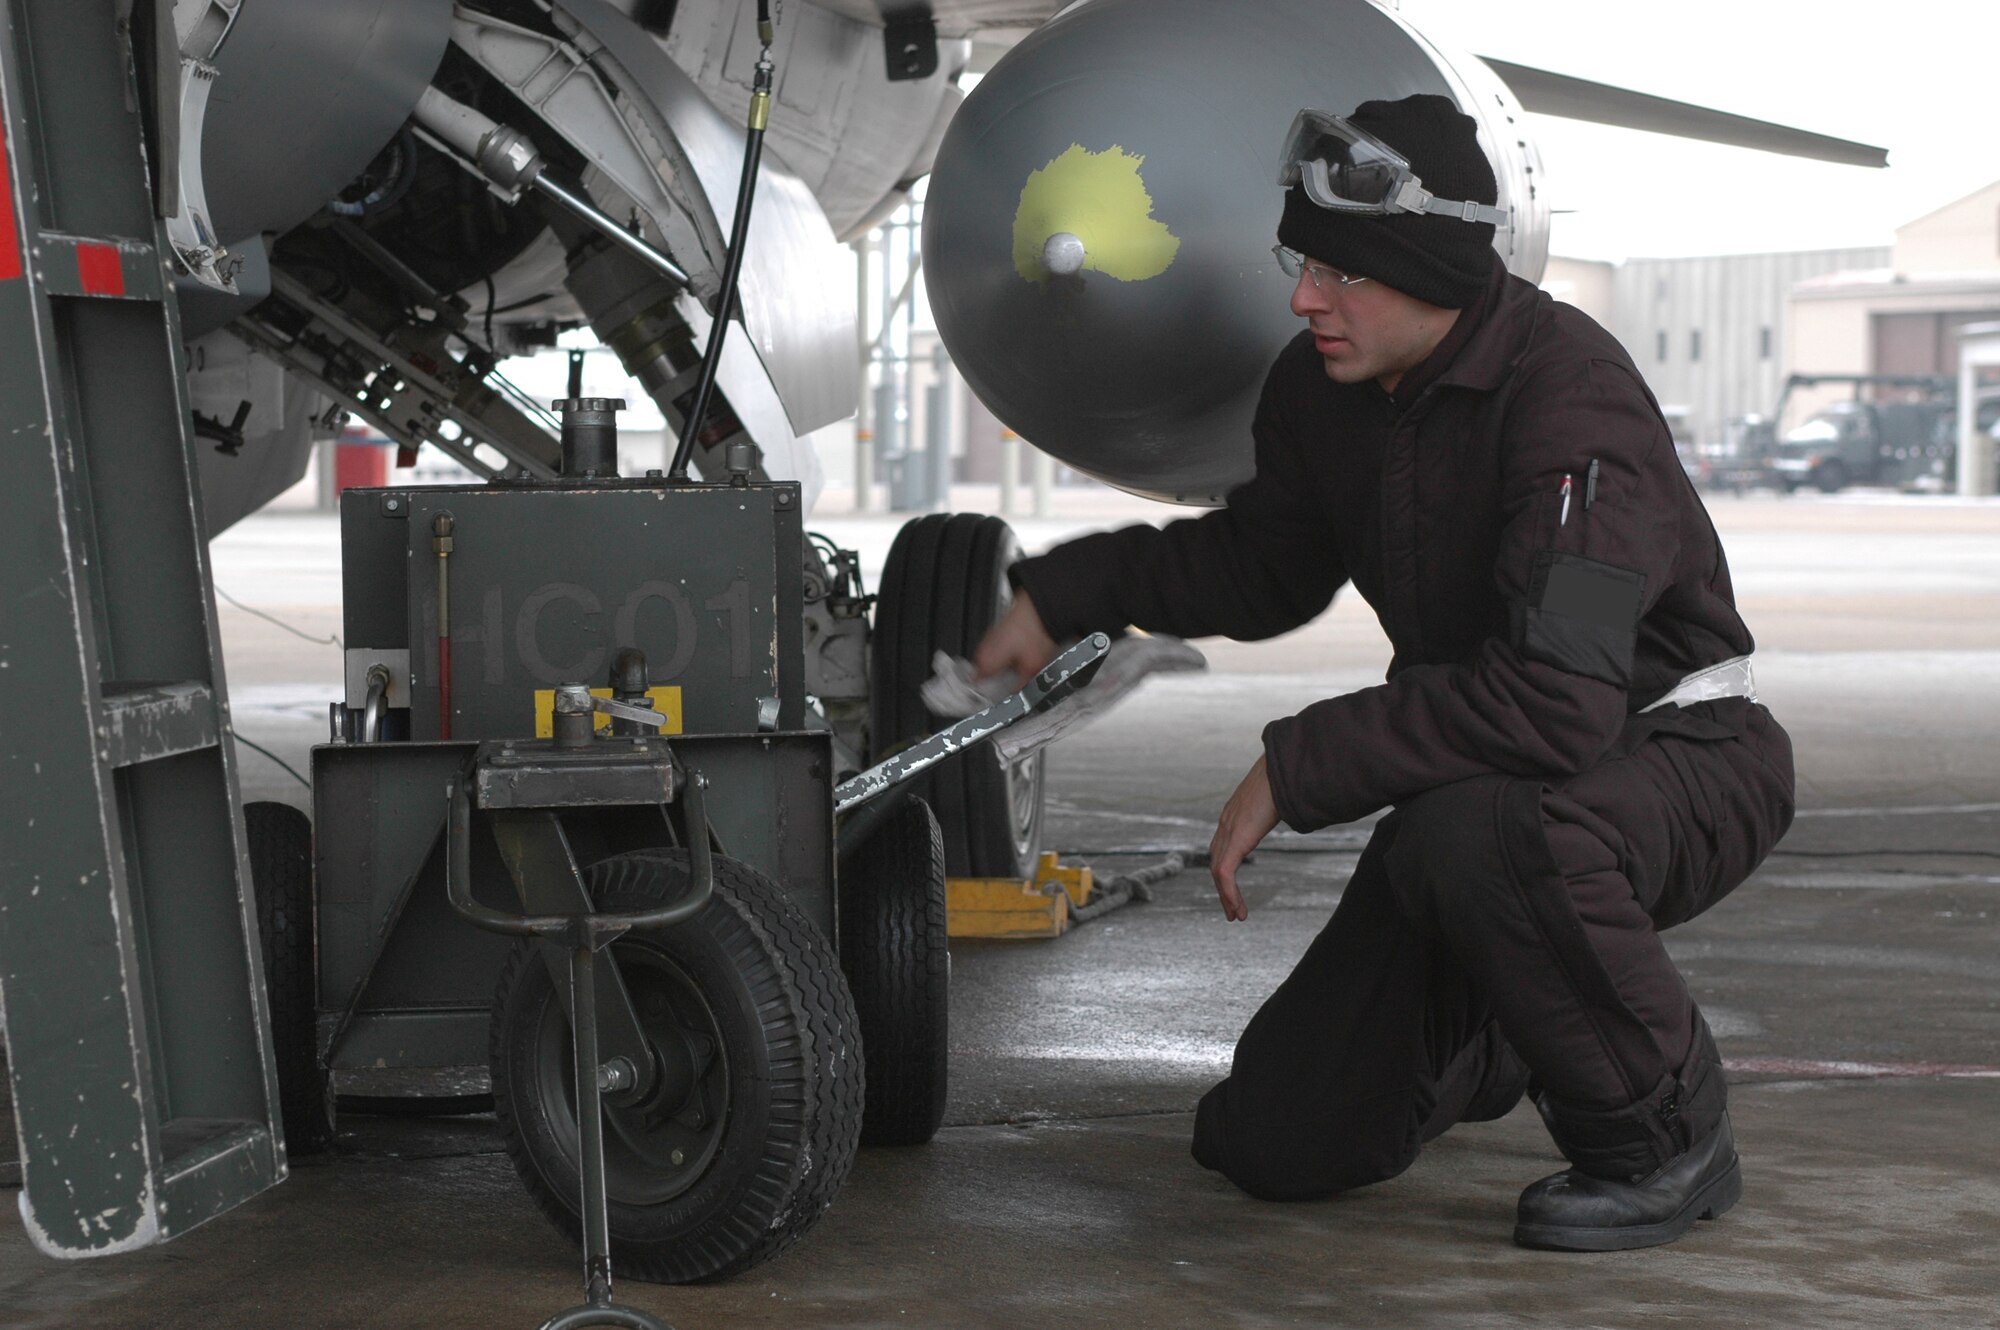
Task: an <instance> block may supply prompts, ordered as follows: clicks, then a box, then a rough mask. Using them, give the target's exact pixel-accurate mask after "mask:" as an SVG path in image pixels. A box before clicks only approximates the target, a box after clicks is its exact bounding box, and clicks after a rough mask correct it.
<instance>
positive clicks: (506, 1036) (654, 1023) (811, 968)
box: [491, 850, 863, 1284]
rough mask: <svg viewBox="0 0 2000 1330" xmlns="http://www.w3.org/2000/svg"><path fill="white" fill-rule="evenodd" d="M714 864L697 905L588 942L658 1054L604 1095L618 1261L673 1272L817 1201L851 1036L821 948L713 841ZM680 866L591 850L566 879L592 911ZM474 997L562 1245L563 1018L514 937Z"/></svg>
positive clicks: (845, 1139) (545, 973)
mask: <svg viewBox="0 0 2000 1330" xmlns="http://www.w3.org/2000/svg"><path fill="white" fill-rule="evenodd" d="M714 867H715V894H714V896H713V898H712V899H711V900H710V901H709V904H708V905H707V907H706V908H704V909H703V910H702V911H701V912H700V913H699V914H697V915H695V916H694V917H693V918H692V919H689V920H687V921H685V922H684V923H680V924H676V925H674V926H672V927H670V928H665V929H655V930H648V931H645V932H632V933H627V934H626V935H625V936H623V937H622V938H619V939H618V940H617V941H615V942H613V943H612V944H611V945H610V947H609V948H607V949H606V951H605V952H604V953H602V954H603V955H607V956H609V958H610V959H611V961H612V963H614V964H616V965H617V966H618V969H619V972H620V974H621V975H622V976H623V977H624V980H625V986H626V989H627V991H628V992H629V993H630V994H631V997H632V1002H633V1006H634V1008H635V1010H636V1011H637V1012H638V1014H639V1019H640V1022H641V1024H642V1026H643V1027H644V1029H645V1032H646V1037H647V1040H648V1042H649V1044H650V1045H651V1046H652V1048H653V1050H654V1052H655V1054H656V1056H658V1057H659V1058H660V1060H661V1064H662V1066H663V1068H666V1069H669V1070H668V1074H667V1075H666V1076H664V1077H663V1078H662V1080H661V1082H660V1083H659V1085H658V1086H656V1088H655V1090H654V1092H653V1094H652V1095H651V1097H650V1098H649V1099H648V1100H646V1101H643V1102H640V1103H637V1104H627V1105H619V1104H614V1103H612V1102H610V1100H609V1099H608V1098H607V1101H606V1103H605V1106H604V1151H605V1192H606V1196H607V1199H608V1205H609V1211H610V1217H611V1264H612V1270H613V1272H614V1273H615V1274H616V1275H618V1276H623V1277H627V1278H634V1279H643V1280H650V1281H653V1282H656V1283H669V1284H684V1283H695V1282H699V1281H705V1280H712V1279H721V1278H725V1277H727V1276H729V1275H733V1274H737V1273H739V1272H741V1271H744V1270H747V1269H749V1268H750V1267H752V1266H754V1265H756V1264H758V1263H759V1262H761V1261H764V1260H766V1259H768V1258H769V1257H771V1256H773V1255H775V1254H776V1253H777V1252H779V1251H781V1250H782V1249H784V1248H785V1247H787V1246H789V1245H790V1244H791V1243H792V1242H793V1241H794V1240H796V1239H797V1238H798V1237H799V1236H800V1235H801V1234H803V1233H804V1232H805V1231H806V1230H807V1229H808V1228H810V1227H811V1226H812V1225H813V1223H814V1222H815V1221H816V1220H818V1218H819V1217H820V1215H821V1214H823V1213H824V1212H825V1210H826V1208H827V1206H829V1205H830V1204H832V1202H833V1198H834V1194H835V1193H836V1192H837V1191H839V1189H840V1186H841V1183H842V1182H843V1181H845V1180H846V1177H847V1173H848V1170H849V1168H850V1167H851V1166H852V1165H853V1162H854V1153H855V1148H856V1144H857V1140H858V1137H859V1135H860V1129H861V1117H862V1103H863V1070H862V1061H861V1049H860V1047H859V1045H858V1044H857V1042H856V1040H855V1036H854V1030H855V1028H856V1019H855V1012H854V1000H853V998H852V996H851V995H850V994H849V992H848V989H847V983H846V981H845V980H844V979H843V978H842V977H841V974H840V965H839V961H838V959H837V958H836V957H835V955H834V953H833V948H832V946H831V945H830V944H829V943H828V942H827V940H826V939H825V937H824V936H823V935H822V934H821V933H820V931H819V929H818V928H816V927H815V926H814V925H813V924H812V922H811V921H810V920H808V919H807V918H806V917H805V916H804V915H803V914H801V913H800V912H799V910H798V907H797V906H795V905H793V904H792V902H791V900H790V899H789V898H788V897H787V896H786V895H785V893H784V891H783V890H782V889H781V888H780V887H778V886H777V884H775V883H773V882H772V881H771V880H770V879H768V878H766V877H764V876H763V875H762V874H761V873H759V872H757V871H756V870H755V869H753V868H751V867H749V866H748V865H747V864H743V863H740V862H738V861H736V860H733V859H728V858H724V857H723V856H721V855H717V856H715V858H714ZM690 876H691V868H690V864H689V857H688V855H687V853H686V851H683V850H641V851H636V852H633V853H630V854H622V855H616V856H614V857H612V858H609V859H605V860H602V861H600V862H599V863H596V864H593V865H592V866H591V867H590V868H589V869H588V870H586V873H585V881H586V885H587V886H588V887H589V889H590V892H591V896H592V899H593V900H595V902H596V903H597V907H598V908H599V909H600V910H606V911H624V910H639V909H649V908H652V907H655V906H658V905H662V904H665V903H667V902H669V901H672V900H675V899H678V898H679V897H680V895H681V894H682V893H683V892H684V891H685V890H686V888H687V885H688V882H689V879H690ZM493 1011H494V1014H493V1031H492V1049H491V1066H492V1075H493V1100H494V1109H495V1112H496V1114H497V1116H498V1118H499V1122H500V1129H501V1135H502V1137H503V1139H504V1140H505V1141H506V1145H507V1153H508V1154H509V1155H510V1156H511V1157H512V1158H513V1161H514V1168H515V1171H516V1172H517V1173H518V1174H519V1175H520V1178H521V1181H522V1183H523V1184H524V1185H525V1186H526V1187H527V1190H528V1194H529V1195H530V1196H532V1197H533V1198H534V1201H535V1203H536V1205H537V1206H539V1207H540V1208H541V1211H542V1213H543V1214H544V1215H546V1216H547V1217H548V1219H549V1221H550V1222H551V1223H553V1224H554V1225H555V1226H556V1227H557V1228H558V1229H560V1230H561V1231H562V1232H563V1233H564V1234H566V1235H567V1236H568V1237H569V1240H570V1241H571V1242H573V1243H576V1244H578V1245H579V1246H580V1245H581V1244H582V1240H583V1226H582V1221H581V1220H580V1218H579V1216H578V1211H579V1207H580V1204H581V1195H580V1192H581V1182H580V1178H581V1174H580V1172H579V1170H578V1165H577V1149H578V1144H577V1138H578V1131H577V1123H576V1110H575V1084H574V1078H575V1070H574V1067H573V1064H572V1061H571V1057H572V1054H571V1039H570V1027H569V1020H568V1017H567V1016H566V1015H565V1013H564V1009H563V1005H562V1003H561V1001H560V1000H559V998H558V996H557V992H556V988H555V985H554V984H553V983H552V982H551V980H550V976H549V967H548V965H547V964H546V963H545V962H544V960H543V959H542V955H541V953H540V951H539V950H538V948H537V946H536V944H534V943H533V942H523V943H521V944H519V945H517V946H516V947H515V949H514V951H513V953H512V955H511V956H510V957H509V959H508V961H507V964H506V966H505V968H504V969H503V971H502V973H501V978H500V984H499V989H498V992H497V994H496V996H495V998H494V1004H493ZM677 1155H678V1156H679V1162H676V1156H677Z"/></svg>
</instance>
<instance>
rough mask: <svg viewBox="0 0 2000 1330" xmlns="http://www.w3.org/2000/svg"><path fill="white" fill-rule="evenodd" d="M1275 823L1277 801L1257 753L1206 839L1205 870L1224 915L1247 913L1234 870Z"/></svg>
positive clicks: (1243, 915) (1246, 915)
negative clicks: (1254, 763) (1272, 795)
mask: <svg viewBox="0 0 2000 1330" xmlns="http://www.w3.org/2000/svg"><path fill="white" fill-rule="evenodd" d="M1277 825H1278V805H1277V802H1276V800H1274V799H1273V798H1272V797H1271V778H1270V776H1268V775H1266V774H1265V771H1264V759H1263V758H1261V757H1260V758H1258V759H1257V765H1256V766H1254V767H1251V768H1250V774H1249V775H1247V776H1245V777H1244V778H1243V783H1242V784H1241V785H1238V786H1237V787H1236V793H1234V794H1232V795H1230V796H1229V802H1228V803H1226V804H1224V805H1223V806H1222V816H1221V817H1220V818H1218V819H1216V823H1215V836H1214V838H1213V839H1211V840H1210V841H1209V842H1208V872H1209V876H1211V877H1213V878H1214V879H1215V894H1216V895H1217V896H1220V897H1221V898H1222V913H1223V915H1224V916H1225V917H1227V918H1229V919H1232V920H1235V919H1248V918H1249V917H1250V907H1249V906H1248V905H1245V904H1244V903H1243V893H1242V892H1241V891H1239V890H1237V887H1236V870H1237V868H1239V867H1240V866H1241V865H1242V863H1243V858H1244V856H1245V855H1247V854H1249V853H1250V851H1252V850H1254V849H1256V848H1257V845H1258V843H1259V842H1260V841H1262V840H1263V839H1264V837H1266V836H1268V835H1270V834H1271V832H1272V830H1273V829H1274V828H1275V827H1276V826H1277Z"/></svg>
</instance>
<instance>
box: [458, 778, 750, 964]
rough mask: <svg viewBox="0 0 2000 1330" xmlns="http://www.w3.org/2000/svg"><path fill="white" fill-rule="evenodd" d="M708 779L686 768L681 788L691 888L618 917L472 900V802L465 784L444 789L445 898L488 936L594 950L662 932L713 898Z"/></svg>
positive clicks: (713, 870)
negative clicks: (516, 909)
mask: <svg viewBox="0 0 2000 1330" xmlns="http://www.w3.org/2000/svg"><path fill="white" fill-rule="evenodd" d="M707 788H708V777H706V776H704V775H702V774H701V773H700V772H699V771H696V770H694V769H692V768H690V769H689V770H688V773H687V779H686V781H685V782H684V783H683V785H682V793H681V799H682V803H683V806H684V807H685V809H686V822H687V833H688V837H687V838H688V849H689V851H690V853H691V854H692V855H693V858H694V884H693V886H692V887H690V888H689V890H688V892H687V894H686V895H685V896H683V897H682V898H681V899H680V900H677V901H675V902H674V903H673V904H671V905H662V906H660V907H659V908H657V909H652V910H631V911H627V912H625V913H622V914H512V913H510V912H508V911H506V910H496V909H494V908H493V907H492V906H490V905H481V904H480V903H479V902H478V901H476V900H474V899H472V800H471V796H470V794H469V792H468V790H467V782H466V781H465V780H462V779H461V780H456V781H453V782H451V783H450V784H448V785H446V786H445V799H446V805H447V813H446V831H445V836H446V841H445V861H444V891H445V899H446V900H447V901H449V902H450V903H451V908H452V909H453V910H455V911H457V912H458V914H459V915H461V916H462V917H464V918H465V919H466V920H468V921H469V922H471V923H473V924H475V925H477V926H478V927H480V928H484V929H486V930H487V931H489V932H493V933H512V934H514V935H516V936H523V937H526V936H534V937H547V938H565V939H569V940H570V941H572V942H573V943H575V944H577V945H581V946H586V947H591V948H593V949H594V948H595V947H597V946H601V945H603V944H604V943H605V942H608V941H610V940H611V939H612V938H615V937H618V936H619V935H621V934H623V933H626V932H629V931H631V930H632V929H635V928H665V927H667V926H668V925H669V924H678V923H680V922H682V921H683V920H686V919H691V918H693V917H694V916H695V915H696V914H699V913H700V912H701V910H702V908H703V907H704V906H706V905H707V904H708V899H709V897H710V896H712V895H714V894H715V864H714V860H713V856H712V855H711V853H710V850H709V844H708V814H707V811H706V809H705V807H704V802H705V801H704V798H703V792H704V791H705V790H706V789H707Z"/></svg>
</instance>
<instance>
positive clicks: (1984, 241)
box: [1895, 181, 2000, 273]
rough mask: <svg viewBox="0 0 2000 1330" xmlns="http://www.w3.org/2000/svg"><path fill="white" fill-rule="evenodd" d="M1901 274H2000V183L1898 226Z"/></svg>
mask: <svg viewBox="0 0 2000 1330" xmlns="http://www.w3.org/2000/svg"><path fill="white" fill-rule="evenodd" d="M1895 268H1896V271H1897V272H1902V273H1976V272H2000V181H1995V182H1994V183H1993V184H1990V185H1988V186H1987V187H1986V188H1984V189H1982V190H1978V191H1976V192H1974V193H1971V194H1968V195H1966V196H1965V197H1964V198H1962V199H1959V200H1957V201H1956V202H1954V203H1947V204H1945V206H1944V207H1942V208H1939V209H1937V210H1936V211H1935V212H1929V213H1925V214H1924V215H1923V216H1922V217H1919V218H1917V219H1916V220H1915V221H1912V222H1906V223H1904V224H1903V225H1902V226H1899V227H1897V228H1896V246H1895Z"/></svg>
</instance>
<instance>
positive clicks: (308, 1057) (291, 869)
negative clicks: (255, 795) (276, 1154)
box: [243, 802, 333, 1156]
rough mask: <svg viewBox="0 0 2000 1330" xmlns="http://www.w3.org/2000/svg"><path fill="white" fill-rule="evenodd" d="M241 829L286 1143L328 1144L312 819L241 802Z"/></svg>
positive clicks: (308, 1147)
mask: <svg viewBox="0 0 2000 1330" xmlns="http://www.w3.org/2000/svg"><path fill="white" fill-rule="evenodd" d="M243 831H244V839H245V840H246V841H247V842H248V843H249V847H250V884H251V890H252V891H253V892H254V893H255V895H256V897H257V938H258V941H259V942H261V943H262V944H263V947H264V990H265V993H266V994H267V996H268V999H269V1002H270V1006H271V1055H272V1057H273V1058H274V1059H276V1061H277V1064H278V1103H279V1109H280V1112H281V1114H282V1116H283V1119H284V1123H283V1125H284V1130H285V1151H286V1153H287V1154H291V1155H300V1156H303V1155H311V1154H318V1153H320V1152H321V1151H323V1150H325V1149H326V1148H327V1147H328V1146H330V1145H332V1144H333V1078H332V1077H331V1076H329V1075H328V1074H327V1070H326V1068H325V1067H324V1066H323V1065H321V1063H320V1060H319V1035H318V1029H317V1026H318V1020H317V1016H318V1012H317V998H318V993H317V987H318V985H317V983H316V976H315V975H314V973H313V880H312V821H311V820H310V819H309V818H307V817H306V815H305V814H304V813H302V812H300V811H299V810H298V809H296V808H293V807H292V806H291V805H290V804H281V803H268V802H259V803H252V804H245V805H244V807H243Z"/></svg>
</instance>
